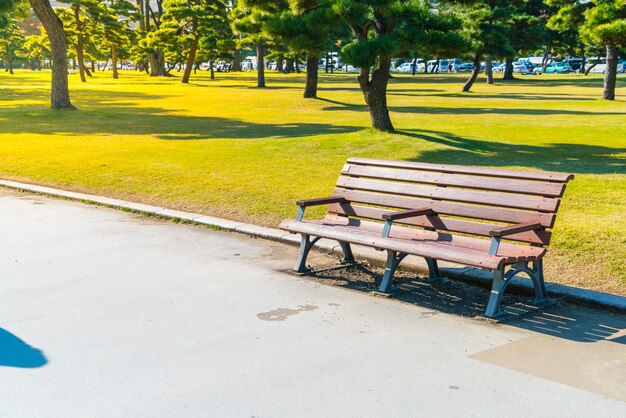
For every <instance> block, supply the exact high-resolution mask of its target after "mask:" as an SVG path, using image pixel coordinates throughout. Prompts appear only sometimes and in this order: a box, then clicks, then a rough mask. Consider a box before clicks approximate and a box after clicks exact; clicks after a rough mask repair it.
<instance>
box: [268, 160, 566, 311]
mask: <svg viewBox="0 0 626 418" xmlns="http://www.w3.org/2000/svg"><path fill="white" fill-rule="evenodd" d="M573 178H574V176H573V175H572V174H563V173H553V172H537V171H510V170H500V169H493V168H481V167H468V166H459V165H441V164H429V163H418V162H404V161H387V160H376V159H368V158H350V159H348V161H347V163H346V164H345V165H344V167H343V169H342V170H341V175H340V176H339V179H338V180H337V184H336V186H335V190H334V192H333V194H332V196H331V197H328V198H322V199H311V200H299V201H297V202H296V203H297V205H298V206H299V211H298V215H297V217H296V219H295V220H285V221H283V222H282V223H281V224H280V228H281V229H284V230H286V231H289V232H291V233H300V234H301V244H300V255H299V257H298V260H297V262H296V266H295V270H296V271H298V272H305V271H307V270H308V268H307V266H306V259H307V255H308V253H309V251H310V249H311V247H312V246H313V245H314V244H315V243H316V242H317V241H318V240H319V239H321V238H328V239H332V240H336V241H338V242H339V244H340V245H341V248H342V250H343V253H344V261H346V262H354V257H353V255H352V250H351V247H350V244H360V245H366V246H369V247H374V248H376V249H378V250H386V251H387V264H386V267H385V272H384V275H383V278H382V282H381V284H380V291H381V292H387V291H389V290H390V289H391V284H392V281H393V276H394V273H395V271H396V268H397V267H398V265H399V264H400V262H401V261H402V260H403V259H404V258H405V257H406V256H407V255H416V256H420V257H423V258H424V259H425V260H426V262H427V264H428V268H429V277H430V278H435V277H439V269H438V265H437V260H444V261H449V262H453V263H459V264H463V265H467V266H473V267H480V268H483V269H487V270H491V271H492V272H493V284H492V289H491V294H490V296H489V301H488V303H487V309H486V311H485V316H487V317H490V318H493V317H497V316H499V315H500V314H502V313H504V311H503V310H501V309H500V301H501V299H502V294H503V292H504V290H505V288H506V286H507V285H508V283H509V282H510V281H511V278H512V277H513V276H515V275H517V274H520V273H525V274H526V275H528V276H529V277H530V279H531V280H532V281H533V284H534V290H535V303H536V304H541V303H544V302H546V301H547V295H546V290H545V284H544V280H543V256H544V255H545V253H546V248H545V247H546V246H547V245H548V244H549V242H550V238H551V235H552V233H551V232H550V231H549V230H548V229H550V228H552V227H553V226H554V221H555V218H556V212H557V211H558V209H559V204H560V202H561V201H560V199H559V198H560V197H562V196H563V192H564V191H565V185H566V183H567V182H568V181H569V180H571V179H573ZM316 205H329V210H328V212H329V213H328V215H327V216H326V217H324V218H323V219H321V220H304V219H303V216H304V211H305V209H306V208H307V207H309V206H316Z"/></svg>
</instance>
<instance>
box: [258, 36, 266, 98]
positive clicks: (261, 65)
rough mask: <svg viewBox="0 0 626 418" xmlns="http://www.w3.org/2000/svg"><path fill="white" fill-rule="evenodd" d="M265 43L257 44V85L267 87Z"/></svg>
mask: <svg viewBox="0 0 626 418" xmlns="http://www.w3.org/2000/svg"><path fill="white" fill-rule="evenodd" d="M263 54H264V51H263V44H262V43H261V42H258V43H257V44H256V71H257V76H256V77H257V82H256V86H257V87H265V58H264V56H263Z"/></svg>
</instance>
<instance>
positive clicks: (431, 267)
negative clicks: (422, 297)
mask: <svg viewBox="0 0 626 418" xmlns="http://www.w3.org/2000/svg"><path fill="white" fill-rule="evenodd" d="M424 260H426V264H428V278H429V279H431V280H432V279H438V278H440V277H441V276H440V275H439V265H438V264H437V260H435V259H434V258H424Z"/></svg>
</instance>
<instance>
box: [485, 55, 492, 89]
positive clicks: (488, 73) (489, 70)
mask: <svg viewBox="0 0 626 418" xmlns="http://www.w3.org/2000/svg"><path fill="white" fill-rule="evenodd" d="M485 75H486V76H487V84H493V67H492V65H491V57H487V60H486V61H485Z"/></svg>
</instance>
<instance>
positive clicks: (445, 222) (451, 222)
mask: <svg viewBox="0 0 626 418" xmlns="http://www.w3.org/2000/svg"><path fill="white" fill-rule="evenodd" d="M328 211H329V212H330V213H335V214H340V215H345V216H355V217H359V218H368V219H377V220H382V215H383V214H384V213H387V212H389V211H388V210H385V209H380V208H374V207H368V206H358V205H350V204H341V205H340V204H332V205H330V206H329V208H328ZM396 223H399V224H407V225H415V226H421V227H424V228H434V229H437V230H443V231H451V232H461V233H465V234H471V235H480V236H489V231H491V230H492V229H495V228H498V227H501V226H502V225H496V224H491V223H484V222H472V221H466V220H461V219H451V218H445V217H441V216H418V217H415V218H407V219H401V220H397V221H396ZM551 235H552V234H551V233H550V232H549V231H528V232H520V233H518V234H512V235H507V236H506V237H504V238H505V239H509V240H513V241H523V242H528V243H532V244H541V245H547V244H549V243H550V237H551Z"/></svg>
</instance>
